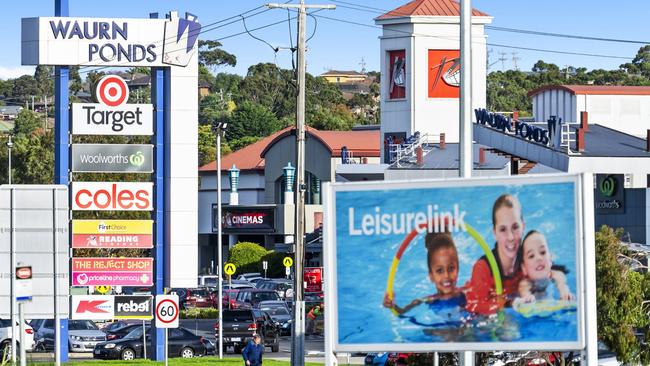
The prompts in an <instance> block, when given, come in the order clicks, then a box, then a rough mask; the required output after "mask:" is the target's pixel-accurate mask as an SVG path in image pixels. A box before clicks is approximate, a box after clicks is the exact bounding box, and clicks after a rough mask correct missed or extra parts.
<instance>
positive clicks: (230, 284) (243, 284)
mask: <svg viewBox="0 0 650 366" xmlns="http://www.w3.org/2000/svg"><path fill="white" fill-rule="evenodd" d="M223 288H227V289H233V290H236V289H241V288H255V285H253V284H252V283H250V282H248V281H246V280H230V281H224V282H223Z"/></svg>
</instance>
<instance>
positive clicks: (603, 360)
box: [598, 341, 620, 366]
mask: <svg viewBox="0 0 650 366" xmlns="http://www.w3.org/2000/svg"><path fill="white" fill-rule="evenodd" d="M619 365H620V363H619V362H618V361H617V360H616V354H615V353H614V352H612V351H611V350H610V349H609V347H607V346H606V345H605V343H603V342H600V341H599V342H598V366H619Z"/></svg>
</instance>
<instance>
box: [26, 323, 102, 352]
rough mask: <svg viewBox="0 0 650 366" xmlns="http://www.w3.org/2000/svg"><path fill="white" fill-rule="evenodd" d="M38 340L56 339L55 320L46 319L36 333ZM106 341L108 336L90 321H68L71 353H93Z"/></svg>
mask: <svg viewBox="0 0 650 366" xmlns="http://www.w3.org/2000/svg"><path fill="white" fill-rule="evenodd" d="M34 338H35V339H38V340H47V339H54V320H53V319H46V320H45V321H44V322H43V324H42V325H41V326H40V328H38V331H36V335H35V337H34ZM105 340H106V334H105V333H104V332H102V331H101V330H99V328H98V327H97V325H95V323H93V322H92V321H90V320H69V321H68V349H69V350H70V352H92V350H93V348H94V347H95V344H97V343H99V342H103V341H105Z"/></svg>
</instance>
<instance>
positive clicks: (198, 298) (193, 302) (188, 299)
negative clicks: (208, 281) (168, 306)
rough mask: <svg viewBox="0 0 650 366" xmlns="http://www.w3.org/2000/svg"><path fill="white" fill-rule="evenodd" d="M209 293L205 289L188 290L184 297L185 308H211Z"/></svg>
mask: <svg viewBox="0 0 650 366" xmlns="http://www.w3.org/2000/svg"><path fill="white" fill-rule="evenodd" d="M212 305H213V304H212V299H211V298H210V293H209V292H208V290H206V289H205V288H188V289H187V295H186V296H185V307H186V308H188V307H189V308H209V307H212Z"/></svg>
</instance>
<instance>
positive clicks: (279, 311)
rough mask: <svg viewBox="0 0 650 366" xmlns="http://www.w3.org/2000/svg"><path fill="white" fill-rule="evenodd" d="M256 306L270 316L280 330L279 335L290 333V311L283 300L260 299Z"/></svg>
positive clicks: (291, 321)
mask: <svg viewBox="0 0 650 366" xmlns="http://www.w3.org/2000/svg"><path fill="white" fill-rule="evenodd" d="M257 306H258V308H259V309H260V310H262V311H265V312H266V313H267V314H269V316H270V317H271V320H273V321H274V322H275V324H276V326H277V327H278V328H279V330H280V335H284V334H291V324H292V323H293V320H292V319H291V312H290V311H289V308H288V307H287V304H286V303H285V302H284V301H260V302H259V303H258V304H257Z"/></svg>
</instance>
